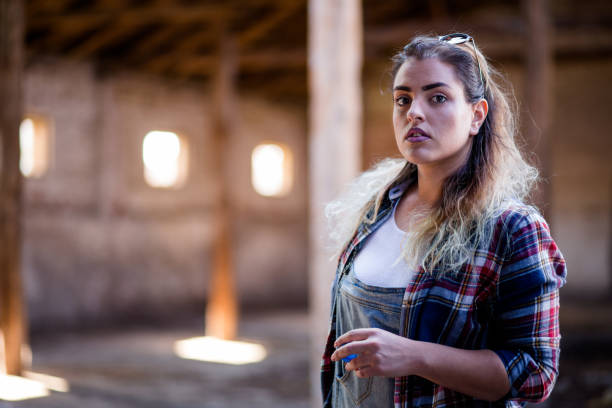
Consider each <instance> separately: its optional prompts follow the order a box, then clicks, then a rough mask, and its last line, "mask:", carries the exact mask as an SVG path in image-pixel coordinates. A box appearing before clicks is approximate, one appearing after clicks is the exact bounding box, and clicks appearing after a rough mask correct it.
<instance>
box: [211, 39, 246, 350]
mask: <svg viewBox="0 0 612 408" xmlns="http://www.w3.org/2000/svg"><path fill="white" fill-rule="evenodd" d="M218 62H219V64H218V66H217V72H216V73H215V82H214V98H215V104H214V118H213V121H214V127H215V134H214V139H213V143H211V147H212V148H213V149H214V157H215V158H216V166H215V167H216V169H217V171H218V177H217V180H219V182H218V189H219V201H218V206H217V210H216V217H215V220H216V221H217V234H216V237H215V247H214V255H213V257H214V262H213V269H212V277H211V280H210V287H209V295H208V304H207V306H206V322H205V328H206V335H207V336H214V337H218V338H222V339H232V338H234V337H235V335H236V330H237V324H238V300H237V296H236V288H235V284H234V266H233V250H232V249H233V239H232V233H231V220H232V218H233V217H232V214H231V202H230V198H229V191H228V189H227V186H228V184H229V180H228V179H227V177H226V170H227V163H228V162H229V160H228V152H229V148H228V140H229V138H230V137H231V135H232V134H233V129H234V120H235V116H234V113H235V111H236V108H237V107H236V100H235V99H236V98H235V96H234V93H235V89H236V84H235V82H236V76H237V50H236V45H235V43H234V42H233V41H232V39H229V38H227V37H225V36H223V37H222V38H221V44H220V53H219V58H218Z"/></svg>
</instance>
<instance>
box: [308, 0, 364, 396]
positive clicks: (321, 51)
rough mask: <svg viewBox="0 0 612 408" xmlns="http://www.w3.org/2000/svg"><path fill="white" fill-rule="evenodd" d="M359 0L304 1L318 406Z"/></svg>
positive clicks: (350, 170) (357, 100)
mask: <svg viewBox="0 0 612 408" xmlns="http://www.w3.org/2000/svg"><path fill="white" fill-rule="evenodd" d="M361 14H362V13H361V1H359V0H310V2H309V11H308V16H309V22H308V40H309V41H308V46H309V49H308V68H309V76H310V95H311V99H310V139H309V157H310V159H309V160H310V163H309V168H310V170H309V173H310V265H309V268H310V296H309V307H310V316H311V326H312V330H311V333H312V344H313V347H312V356H311V386H312V389H311V392H312V402H313V406H315V407H316V406H320V405H321V395H320V394H321V392H320V389H319V384H320V382H319V369H320V358H321V355H322V353H323V346H324V342H325V336H326V334H327V329H328V324H329V303H330V296H329V294H330V289H329V288H330V284H331V281H332V279H333V276H334V270H335V265H334V262H333V261H330V259H329V257H330V254H329V253H328V252H327V251H326V250H325V244H324V236H325V231H326V227H325V216H324V213H323V209H324V205H325V203H327V202H329V201H331V200H332V199H333V198H334V197H335V196H336V195H337V194H338V193H339V192H340V190H341V189H342V188H343V187H344V186H345V184H346V183H347V182H348V181H349V180H351V179H352V178H353V177H355V176H356V175H357V173H358V172H359V171H360V170H361V143H362V141H361V137H362V135H361V133H362V125H361V120H362V109H363V108H362V100H361V91H362V86H361V68H362V58H363V57H362V55H363V23H362V16H361Z"/></svg>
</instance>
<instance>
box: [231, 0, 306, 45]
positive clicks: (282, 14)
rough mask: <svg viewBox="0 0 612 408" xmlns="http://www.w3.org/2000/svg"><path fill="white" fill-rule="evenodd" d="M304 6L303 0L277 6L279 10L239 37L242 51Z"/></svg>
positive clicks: (293, 0) (294, 0)
mask: <svg viewBox="0 0 612 408" xmlns="http://www.w3.org/2000/svg"><path fill="white" fill-rule="evenodd" d="M303 6H304V1H303V0H292V1H289V2H282V3H278V4H277V9H276V10H275V11H274V12H273V13H271V14H270V15H269V16H268V17H266V18H264V19H263V20H261V21H260V22H258V23H256V24H254V25H252V26H251V27H250V28H248V29H247V30H246V31H244V32H243V33H242V34H240V36H239V37H238V43H239V47H240V49H241V50H244V49H246V48H248V47H249V45H251V44H252V43H254V42H256V41H257V40H259V39H260V38H262V37H263V36H264V35H266V34H267V33H269V32H270V31H271V30H273V29H274V28H276V27H278V25H279V24H281V23H282V22H283V21H285V20H286V19H288V18H289V17H291V16H292V15H294V14H295V12H296V11H297V10H299V9H300V8H301V7H303Z"/></svg>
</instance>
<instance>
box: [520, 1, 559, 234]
mask: <svg viewBox="0 0 612 408" xmlns="http://www.w3.org/2000/svg"><path fill="white" fill-rule="evenodd" d="M522 4H523V10H524V13H525V19H526V21H527V27H528V30H527V35H526V36H525V47H524V48H523V49H524V50H525V53H526V54H525V81H524V82H525V87H524V88H525V89H524V92H525V96H526V100H527V109H528V117H527V118H525V120H524V123H525V126H526V128H525V130H524V131H525V135H526V139H527V143H528V145H529V147H530V150H531V152H533V153H535V154H536V158H535V159H536V162H535V163H534V164H535V165H537V167H538V168H539V170H540V175H541V176H542V179H543V182H542V183H540V185H539V188H538V190H537V191H536V194H535V197H534V198H535V200H534V201H535V203H536V205H537V206H538V207H539V209H540V211H542V213H543V215H544V216H545V218H547V219H548V221H549V222H551V220H550V217H551V199H552V186H551V180H550V176H551V162H550V157H551V149H552V144H551V143H550V135H549V132H550V125H551V117H552V110H553V94H552V92H553V90H552V84H553V75H554V62H553V51H552V47H551V40H550V39H551V38H552V37H553V36H551V32H552V27H551V24H550V15H549V8H548V1H547V0H523V3H522Z"/></svg>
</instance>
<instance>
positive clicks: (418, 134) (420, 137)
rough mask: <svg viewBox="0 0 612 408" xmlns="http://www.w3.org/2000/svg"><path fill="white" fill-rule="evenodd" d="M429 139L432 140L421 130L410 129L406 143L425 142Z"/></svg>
mask: <svg viewBox="0 0 612 408" xmlns="http://www.w3.org/2000/svg"><path fill="white" fill-rule="evenodd" d="M428 139H431V138H430V137H429V135H428V134H427V133H425V132H424V131H423V130H421V129H419V128H412V129H410V130H409V131H408V134H407V135H406V137H405V140H406V141H408V142H412V143H418V142H423V141H425V140H428Z"/></svg>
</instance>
